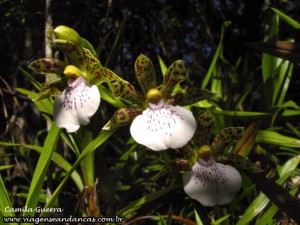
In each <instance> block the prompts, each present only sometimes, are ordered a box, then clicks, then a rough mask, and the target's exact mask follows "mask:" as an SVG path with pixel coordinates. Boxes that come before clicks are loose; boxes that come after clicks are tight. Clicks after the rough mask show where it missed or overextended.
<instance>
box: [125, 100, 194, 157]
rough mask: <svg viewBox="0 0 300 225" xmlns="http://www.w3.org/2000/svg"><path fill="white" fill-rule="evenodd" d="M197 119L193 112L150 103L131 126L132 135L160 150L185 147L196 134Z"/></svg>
mask: <svg viewBox="0 0 300 225" xmlns="http://www.w3.org/2000/svg"><path fill="white" fill-rule="evenodd" d="M195 130H196V120H195V117H194V116H193V114H192V112H191V111H189V110H187V109H185V108H183V107H180V106H176V107H174V106H171V105H167V104H165V103H164V102H163V101H162V100H161V101H160V102H159V103H157V104H151V103H150V104H149V108H148V109H146V110H144V111H143V114H142V115H139V116H137V117H136V118H135V119H134V120H133V122H132V124H131V127H130V132H131V136H132V137H133V138H134V140H135V141H136V142H138V143H139V144H142V145H145V146H147V147H148V148H150V149H152V150H155V151H160V150H165V149H168V148H181V147H183V146H184V145H185V144H186V143H187V142H188V141H189V140H190V139H191V138H192V137H193V135H194V132H195Z"/></svg>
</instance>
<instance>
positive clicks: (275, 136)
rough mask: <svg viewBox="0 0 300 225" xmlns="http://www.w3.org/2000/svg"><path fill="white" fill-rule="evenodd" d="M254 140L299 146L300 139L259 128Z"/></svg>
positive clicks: (286, 145) (285, 145)
mask: <svg viewBox="0 0 300 225" xmlns="http://www.w3.org/2000/svg"><path fill="white" fill-rule="evenodd" d="M255 141H256V142H258V143H265V144H273V145H279V146H284V147H292V148H300V140H299V139H296V138H292V137H288V136H285V135H282V134H279V133H277V132H275V131H269V130H259V131H258V132H257V135H256V139H255Z"/></svg>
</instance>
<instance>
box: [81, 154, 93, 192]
mask: <svg viewBox="0 0 300 225" xmlns="http://www.w3.org/2000/svg"><path fill="white" fill-rule="evenodd" d="M94 160H95V154H94V152H91V153H89V154H87V155H86V157H85V158H84V159H83V160H82V162H81V169H82V173H83V178H84V185H85V186H90V187H93V186H94V182H95V161H94Z"/></svg>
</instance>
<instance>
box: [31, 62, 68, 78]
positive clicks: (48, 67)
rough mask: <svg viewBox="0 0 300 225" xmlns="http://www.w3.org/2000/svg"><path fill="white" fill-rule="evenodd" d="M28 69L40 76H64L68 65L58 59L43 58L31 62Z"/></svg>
mask: <svg viewBox="0 0 300 225" xmlns="http://www.w3.org/2000/svg"><path fill="white" fill-rule="evenodd" d="M28 67H29V68H30V69H32V70H33V71H34V72H36V73H39V74H49V73H51V74H57V75H59V76H62V75H63V73H64V69H65V67H66V64H65V63H64V62H63V61H60V60H58V59H46V58H41V59H37V60H34V61H33V62H31V63H30V64H29V66H28Z"/></svg>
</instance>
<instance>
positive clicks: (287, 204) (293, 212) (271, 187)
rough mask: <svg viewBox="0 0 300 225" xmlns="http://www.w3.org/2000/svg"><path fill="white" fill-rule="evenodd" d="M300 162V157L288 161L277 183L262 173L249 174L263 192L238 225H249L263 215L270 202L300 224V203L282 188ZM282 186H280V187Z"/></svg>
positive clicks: (282, 168)
mask: <svg viewBox="0 0 300 225" xmlns="http://www.w3.org/2000/svg"><path fill="white" fill-rule="evenodd" d="M299 162H300V157H299V156H295V157H293V158H291V159H290V160H288V161H287V162H286V163H285V164H284V165H283V166H282V167H281V169H280V170H281V172H280V173H279V176H280V177H279V179H277V181H276V183H274V182H273V181H271V180H270V179H268V178H266V177H265V176H264V174H262V173H254V174H253V173H251V172H247V175H248V176H249V177H250V178H251V180H252V181H253V182H254V183H255V184H256V185H257V187H258V188H259V189H260V190H261V191H262V192H263V193H260V194H259V195H258V196H257V197H256V199H255V200H254V201H252V203H251V204H250V205H249V207H248V208H247V210H246V211H245V212H244V214H243V216H242V217H241V218H240V220H239V221H238V223H237V225H244V224H248V223H249V222H250V221H252V220H253V219H254V218H255V217H256V216H257V215H258V214H259V213H261V212H262V211H263V210H264V209H265V208H266V206H267V205H268V203H269V202H270V200H271V201H272V202H273V203H274V204H275V205H277V206H278V207H279V209H280V210H281V211H283V212H285V213H286V214H287V215H288V216H289V217H291V218H292V219H294V220H295V221H296V222H300V218H299V210H300V202H299V201H297V200H296V199H295V198H294V197H292V196H291V195H290V194H289V193H288V192H287V191H286V190H285V189H284V188H283V187H282V186H280V185H282V184H283V183H284V182H285V181H286V180H287V179H288V177H289V175H290V174H291V173H292V172H293V171H294V170H295V169H296V168H297V166H298V165H299ZM278 184H280V185H278Z"/></svg>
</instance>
